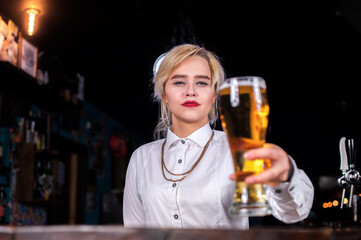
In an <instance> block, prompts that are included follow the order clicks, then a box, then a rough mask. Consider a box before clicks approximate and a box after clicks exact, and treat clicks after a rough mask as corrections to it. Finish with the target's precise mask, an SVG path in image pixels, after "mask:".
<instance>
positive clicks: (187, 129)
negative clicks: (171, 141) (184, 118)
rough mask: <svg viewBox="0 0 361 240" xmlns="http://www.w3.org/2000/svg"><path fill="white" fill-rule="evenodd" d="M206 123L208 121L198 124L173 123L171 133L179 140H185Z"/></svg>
mask: <svg viewBox="0 0 361 240" xmlns="http://www.w3.org/2000/svg"><path fill="white" fill-rule="evenodd" d="M207 122H208V121H206V122H198V123H185V122H181V123H180V122H173V124H172V132H173V133H174V134H175V135H177V136H178V137H180V138H185V137H187V136H189V135H191V134H192V133H193V132H195V131H197V130H198V129H200V128H201V127H203V126H204V125H205V124H206V123H207Z"/></svg>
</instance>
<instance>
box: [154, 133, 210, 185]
mask: <svg viewBox="0 0 361 240" xmlns="http://www.w3.org/2000/svg"><path fill="white" fill-rule="evenodd" d="M213 136H214V132H213V131H212V136H211V137H210V138H209V140H208V142H207V144H206V146H204V148H203V151H202V153H201V155H200V156H199V158H198V159H197V161H196V162H195V163H194V164H193V166H192V167H191V169H189V170H188V171H187V172H185V173H172V172H171V171H169V170H168V168H167V167H166V166H165V163H164V146H165V143H166V142H167V139H165V140H164V143H163V145H162V159H161V161H162V173H163V177H164V178H165V179H166V180H167V181H171V182H180V181H182V180H183V179H185V178H186V177H187V176H188V175H189V174H190V173H191V172H192V171H193V170H194V168H195V167H196V166H197V165H198V163H199V162H200V161H201V159H202V157H203V155H204V153H205V152H206V150H207V148H208V146H209V144H210V142H211V140H212V138H213ZM164 169H165V170H167V172H168V173H170V174H171V175H173V176H184V177H182V178H180V179H177V180H173V179H169V178H167V177H166V176H165V174H164Z"/></svg>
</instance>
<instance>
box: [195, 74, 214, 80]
mask: <svg viewBox="0 0 361 240" xmlns="http://www.w3.org/2000/svg"><path fill="white" fill-rule="evenodd" d="M196 78H202V79H208V80H211V79H210V78H209V77H208V76H207V75H196Z"/></svg>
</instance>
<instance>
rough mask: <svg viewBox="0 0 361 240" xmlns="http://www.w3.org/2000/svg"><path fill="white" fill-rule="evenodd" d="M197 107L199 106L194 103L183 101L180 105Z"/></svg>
mask: <svg viewBox="0 0 361 240" xmlns="http://www.w3.org/2000/svg"><path fill="white" fill-rule="evenodd" d="M199 105H200V104H199V103H197V102H196V101H185V102H184V103H182V106H183V107H198V106H199Z"/></svg>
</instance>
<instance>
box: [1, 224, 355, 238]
mask: <svg viewBox="0 0 361 240" xmlns="http://www.w3.org/2000/svg"><path fill="white" fill-rule="evenodd" d="M97 239H99V240H185V239H187V240H193V239H194V240H203V239H207V240H213V239H221V240H233V239H241V240H258V239H259V240H285V239H290V240H312V239H317V240H361V228H344V229H331V228H292V227H290V228H288V227H287V228H281V227H275V228H260V227H256V228H251V229H250V230H215V229H152V228H148V229H131V228H124V227H123V226H121V225H119V226H117V225H112V226H107V225H105V226H104V225H102V226H88V225H59V226H21V227H11V226H2V227H0V240H97Z"/></svg>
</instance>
